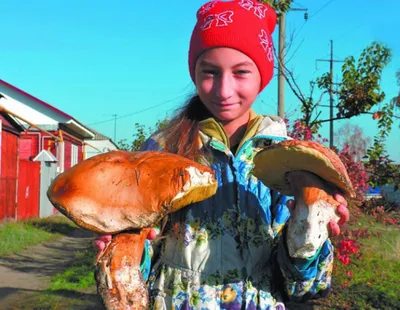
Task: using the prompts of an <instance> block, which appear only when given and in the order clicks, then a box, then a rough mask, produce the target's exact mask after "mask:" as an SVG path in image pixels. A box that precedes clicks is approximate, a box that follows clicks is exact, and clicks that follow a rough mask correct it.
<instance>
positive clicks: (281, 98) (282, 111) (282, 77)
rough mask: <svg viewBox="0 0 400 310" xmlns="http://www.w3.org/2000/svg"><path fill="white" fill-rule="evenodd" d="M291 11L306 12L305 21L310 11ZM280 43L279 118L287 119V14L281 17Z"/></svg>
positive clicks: (295, 9)
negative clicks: (285, 65)
mask: <svg viewBox="0 0 400 310" xmlns="http://www.w3.org/2000/svg"><path fill="white" fill-rule="evenodd" d="M289 11H306V13H304V19H305V20H306V21H307V19H308V14H307V11H308V9H300V8H290V9H289ZM278 26H279V41H278V116H279V117H281V118H283V119H284V118H285V73H284V70H285V69H284V64H285V54H286V46H285V45H286V13H285V12H283V13H281V14H280V16H279V20H278Z"/></svg>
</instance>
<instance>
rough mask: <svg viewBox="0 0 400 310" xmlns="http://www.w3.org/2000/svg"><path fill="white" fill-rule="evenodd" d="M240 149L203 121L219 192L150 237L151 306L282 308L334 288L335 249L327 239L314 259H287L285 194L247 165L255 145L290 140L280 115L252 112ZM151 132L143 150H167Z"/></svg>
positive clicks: (250, 163) (210, 121)
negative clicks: (157, 239) (152, 239)
mask: <svg viewBox="0 0 400 310" xmlns="http://www.w3.org/2000/svg"><path fill="white" fill-rule="evenodd" d="M251 119H252V121H251V122H250V123H249V126H248V128H247V131H246V134H245V137H244V139H243V140H242V142H241V143H240V145H239V147H238V149H237V151H236V153H235V154H232V152H231V150H230V148H229V140H228V139H227V137H226V135H225V133H224V130H223V128H222V126H221V125H220V124H218V123H217V122H216V121H215V120H214V119H208V120H205V121H203V122H201V124H200V125H201V127H200V128H201V131H200V136H201V140H202V143H203V145H208V146H209V147H210V148H211V150H212V154H213V162H212V163H211V164H210V165H211V167H212V168H213V169H214V171H215V173H216V179H217V181H218V190H217V193H216V194H215V195H214V196H213V197H211V198H209V199H207V200H205V201H202V202H200V203H195V204H192V205H190V206H188V207H185V208H183V209H181V210H180V211H177V212H175V213H173V214H170V216H169V219H168V224H167V227H168V228H167V229H165V230H164V233H163V238H162V239H161V240H162V241H161V242H160V243H161V245H160V247H159V250H157V247H155V245H154V244H150V242H148V243H147V246H146V248H145V255H144V258H143V260H142V262H143V263H142V272H143V274H144V276H145V278H146V279H147V280H148V286H149V290H150V296H151V309H175V310H178V309H285V306H284V300H285V299H287V298H289V299H291V300H294V301H305V300H307V299H309V298H311V297H319V296H321V295H325V293H326V292H328V290H329V287H330V280H331V272H332V262H333V248H332V245H331V243H330V241H329V240H327V241H326V242H325V243H324V245H323V246H322V247H321V249H320V250H319V251H317V254H316V255H315V256H314V257H310V258H309V259H294V258H290V257H289V255H288V253H287V249H286V241H285V237H286V236H285V223H286V222H287V220H288V218H289V216H290V214H289V211H288V209H287V207H286V204H285V203H286V200H287V199H288V197H285V196H281V195H279V193H277V192H274V191H272V190H270V189H269V188H267V187H266V186H264V185H263V184H262V183H261V182H260V181H258V180H257V179H256V178H255V177H254V176H253V175H251V173H250V171H251V168H252V166H253V158H254V156H255V154H256V153H257V151H259V150H260V149H261V148H262V147H265V145H268V144H270V143H276V142H277V141H282V140H285V139H288V137H287V136H286V126H285V124H284V122H283V121H282V120H281V119H279V118H277V117H264V116H256V115H255V114H254V112H252V118H251ZM156 140H157V139H155V138H154V137H153V138H150V139H149V140H148V141H147V142H146V143H145V145H144V147H143V148H142V150H162V142H160V140H158V141H156Z"/></svg>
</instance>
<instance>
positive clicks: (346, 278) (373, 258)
mask: <svg viewBox="0 0 400 310" xmlns="http://www.w3.org/2000/svg"><path fill="white" fill-rule="evenodd" d="M371 219H372V218H371V217H366V216H361V217H357V220H353V221H352V222H351V223H350V226H349V229H357V228H361V227H362V228H365V227H368V234H367V235H366V236H363V237H362V238H361V237H360V238H359V239H358V241H359V243H360V245H361V247H360V255H359V257H358V258H357V257H356V256H353V257H352V262H351V263H350V264H349V265H347V266H345V265H343V264H341V263H340V262H338V261H337V260H336V265H335V269H334V273H333V281H332V287H333V289H332V292H331V295H330V296H329V298H327V299H326V300H320V301H316V302H315V304H316V305H318V306H319V307H318V308H319V309H371V310H373V309H400V295H399V287H400V229H399V228H398V227H396V226H394V225H390V226H385V225H383V224H380V223H376V222H374V221H373V219H372V220H371Z"/></svg>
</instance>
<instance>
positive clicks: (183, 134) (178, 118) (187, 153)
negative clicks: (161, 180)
mask: <svg viewBox="0 0 400 310" xmlns="http://www.w3.org/2000/svg"><path fill="white" fill-rule="evenodd" d="M210 116H211V114H210V112H209V111H208V110H207V108H206V107H205V106H204V104H203V103H202V102H201V100H200V97H199V96H198V95H197V94H196V95H194V96H192V97H191V98H190V99H189V100H188V101H187V102H186V104H185V105H184V106H183V107H181V108H180V109H179V110H178V111H177V112H176V114H175V116H174V117H173V118H172V119H171V120H170V121H169V122H168V124H167V125H166V126H165V127H164V128H162V129H160V130H159V131H158V132H157V133H156V134H157V135H158V134H160V135H161V137H162V140H163V142H164V151H166V152H169V153H174V154H178V155H181V156H184V157H186V158H189V159H191V160H194V161H200V160H201V158H202V157H203V156H204V155H205V153H204V150H201V149H200V139H199V122H200V121H201V120H204V119H206V118H208V117H210Z"/></svg>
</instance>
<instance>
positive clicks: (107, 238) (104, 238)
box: [93, 229, 157, 253]
mask: <svg viewBox="0 0 400 310" xmlns="http://www.w3.org/2000/svg"><path fill="white" fill-rule="evenodd" d="M156 237H157V233H156V231H155V230H154V229H151V230H150V231H149V234H148V235H147V240H153V239H155V238H156ZM111 239H112V236H111V235H101V236H100V237H97V238H96V239H95V240H94V241H93V246H94V247H95V248H96V249H97V250H98V251H99V253H101V252H102V251H103V250H104V249H105V248H106V247H107V246H108V244H109V243H110V242H111Z"/></svg>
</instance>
